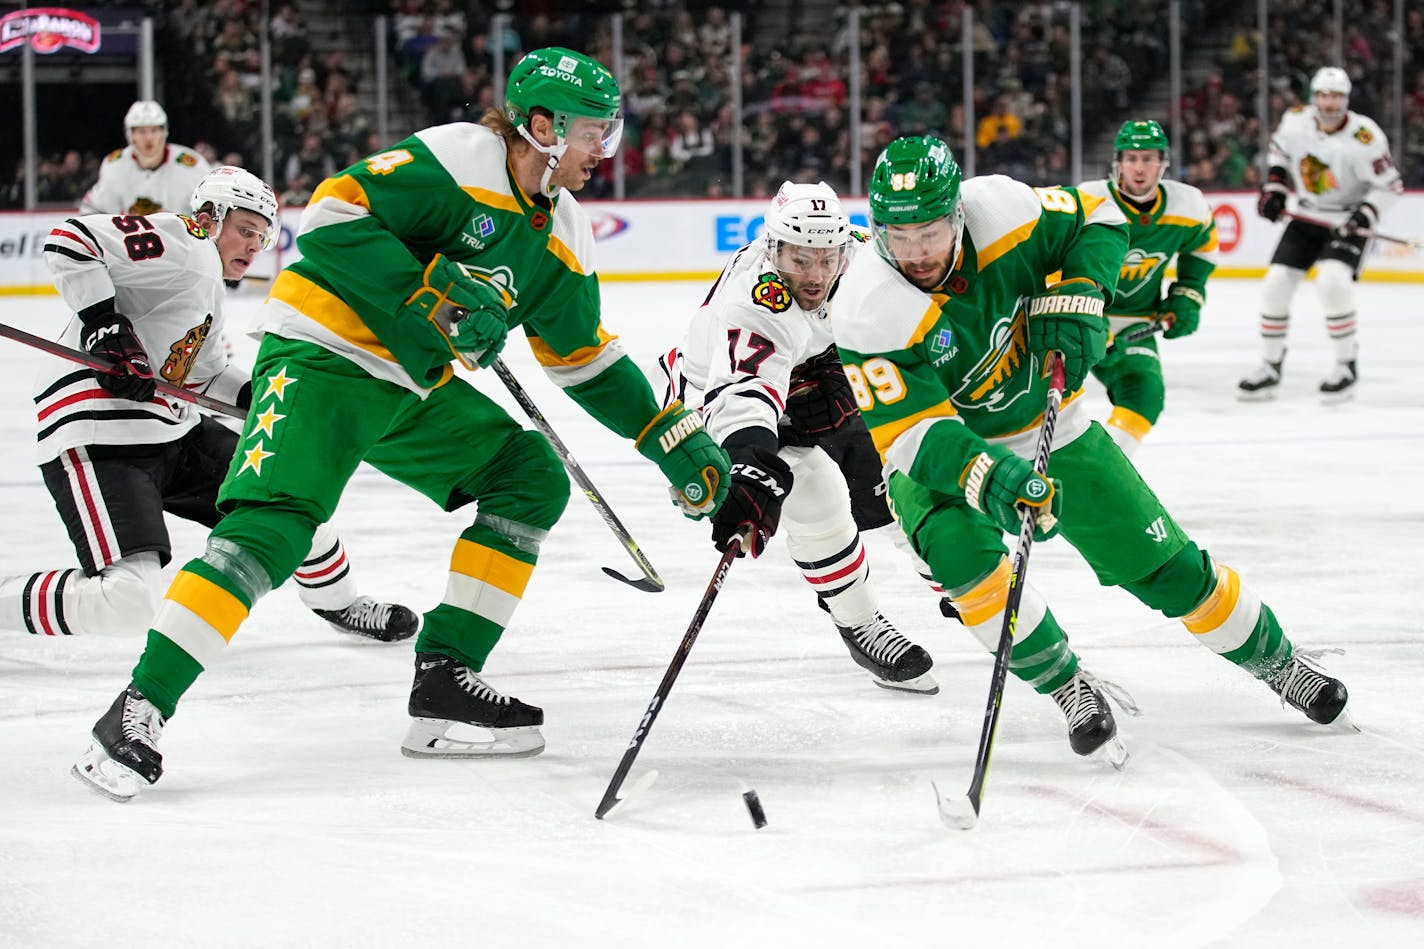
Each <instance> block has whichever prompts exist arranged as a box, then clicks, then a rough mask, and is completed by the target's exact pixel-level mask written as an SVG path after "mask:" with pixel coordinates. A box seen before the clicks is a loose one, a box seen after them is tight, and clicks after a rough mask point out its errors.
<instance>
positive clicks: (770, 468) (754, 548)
mask: <svg viewBox="0 0 1424 949" xmlns="http://www.w3.org/2000/svg"><path fill="white" fill-rule="evenodd" d="M740 434H741V433H738V435H740ZM738 435H733V436H732V437H731V438H730V439H728V441H729V442H732V444H729V445H728V446H727V453H728V454H729V455H730V456H731V458H732V474H731V486H730V489H729V490H728V491H727V500H725V501H723V502H722V506H721V507H719V508H717V513H716V514H713V515H712V545H713V546H714V547H716V548H717V549H718V550H721V551H725V550H726V549H727V546H728V545H729V544H731V542H732V538H733V537H739V536H741V535H743V534H746V533H748V532H749V531H750V534H751V539H750V542H749V546H750V549H749V550H746V551H745V552H746V553H750V554H751V555H752V556H753V557H760V556H761V555H762V552H763V551H765V550H766V545H767V542H768V541H770V540H771V537H772V535H773V534H775V533H776V528H777V525H779V524H780V523H781V504H782V502H783V501H785V500H786V495H787V494H789V493H790V492H791V482H792V478H791V468H790V467H789V466H788V465H787V464H786V462H784V461H782V460H781V458H780V457H779V456H778V455H777V454H776V447H775V443H773V442H772V441H771V439H770V438H768V439H766V441H767V442H768V443H769V444H770V447H768V445H763V444H760V443H759V442H758V443H757V444H749V443H748V442H747V441H742V442H741V444H740V445H738V444H736V442H737V441H738ZM737 556H739V557H740V556H741V554H738V555H737Z"/></svg>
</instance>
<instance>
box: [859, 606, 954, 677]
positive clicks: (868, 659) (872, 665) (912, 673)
mask: <svg viewBox="0 0 1424 949" xmlns="http://www.w3.org/2000/svg"><path fill="white" fill-rule="evenodd" d="M836 629H838V630H840V632H841V639H842V640H843V641H844V642H845V644H846V648H847V649H849V650H850V655H851V658H852V659H854V660H855V662H856V665H858V666H860V667H861V668H862V669H864V670H865V671H867V672H869V673H870V677H871V679H872V680H874V682H875V684H876V685H878V686H880V687H881V688H884V689H895V690H897V691H901V692H918V693H921V694H923V695H934V694H936V693H937V692H939V683H938V682H936V681H935V680H934V676H932V675H930V674H929V672H930V667H931V666H933V665H934V660H933V659H931V658H930V654H929V653H927V652H925V651H924V650H923V649H921V648H920V647H919V646H916V645H915V644H914V643H912V642H910V641H909V640H908V639H906V638H905V637H904V636H901V635H900V633H899V631H898V630H897V629H895V627H894V626H893V625H891V623H890V621H889V620H888V619H886V618H885V617H884V616H883V615H882V614H880V613H878V612H877V613H876V614H875V615H874V616H872V617H871V618H870V619H869V620H867V621H866V622H864V623H861V624H860V625H859V626H842V625H840V624H839V623H837V624H836Z"/></svg>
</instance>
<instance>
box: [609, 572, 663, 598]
mask: <svg viewBox="0 0 1424 949" xmlns="http://www.w3.org/2000/svg"><path fill="white" fill-rule="evenodd" d="M602 569H603V572H604V573H606V574H608V575H609V576H610V577H612V578H613V579H615V580H622V581H623V582H624V583H626V584H628V585H629V586H630V587H632V588H633V589H635V590H642V591H643V592H644V593H661V592H663V590H665V589H667V585H666V584H664V583H663V581H662V578H661V577H639V578H638V579H636V580H635V579H633V578H631V577H625V576H623V574H621V573H619V572H618V571H617V570H614V569H613V568H612V567H604V568H602Z"/></svg>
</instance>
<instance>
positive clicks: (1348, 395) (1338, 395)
mask: <svg viewBox="0 0 1424 949" xmlns="http://www.w3.org/2000/svg"><path fill="white" fill-rule="evenodd" d="M1354 399H1355V389H1354V387H1353V386H1351V387H1350V388H1348V389H1346V390H1345V391H1344V392H1322V393H1320V404H1321V405H1343V404H1344V403H1346V402H1352V401H1354Z"/></svg>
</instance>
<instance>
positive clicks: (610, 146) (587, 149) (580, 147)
mask: <svg viewBox="0 0 1424 949" xmlns="http://www.w3.org/2000/svg"><path fill="white" fill-rule="evenodd" d="M555 121H556V123H557V125H558V127H559V128H562V129H563V130H564V134H563V136H562V138H563V140H564V144H566V145H567V146H568V147H569V148H572V149H573V150H574V151H579V152H583V153H584V154H585V155H597V156H599V157H600V158H608V157H609V156H611V155H612V154H613V153H614V152H616V151H617V150H618V143H619V142H620V141H622V139H623V116H621V115H615V116H613V117H612V118H611V119H605V118H596V117H594V116H588V115H570V114H568V113H566V112H560V113H559V114H558V115H556V116H555Z"/></svg>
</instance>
